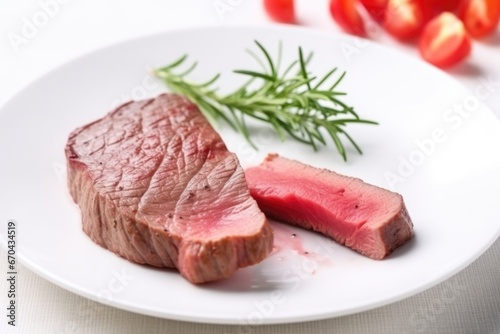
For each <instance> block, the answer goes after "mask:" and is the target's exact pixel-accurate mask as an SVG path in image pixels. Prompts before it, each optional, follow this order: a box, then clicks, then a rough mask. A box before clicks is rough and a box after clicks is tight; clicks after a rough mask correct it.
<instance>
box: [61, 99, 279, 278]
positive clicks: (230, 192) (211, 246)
mask: <svg viewBox="0 0 500 334" xmlns="http://www.w3.org/2000/svg"><path fill="white" fill-rule="evenodd" d="M66 154H67V157H68V165H69V171H70V173H69V175H68V178H69V184H70V189H71V193H72V195H73V197H74V199H75V201H76V202H77V203H79V205H80V208H81V209H82V215H83V225H84V231H85V232H86V233H87V234H89V235H90V236H91V238H92V239H93V240H94V241H96V242H97V243H99V244H101V245H103V246H104V247H106V248H108V249H110V250H112V251H114V252H115V253H117V254H119V255H121V256H124V257H125V258H127V259H129V260H132V261H134V262H138V263H147V264H151V265H154V266H160V267H161V266H167V267H177V268H178V269H179V270H180V271H181V273H182V274H183V275H184V276H186V277H187V278H188V279H189V280H191V281H193V282H203V281H209V280H214V279H218V278H222V277H227V276H229V275H231V274H232V273H233V272H234V271H235V270H236V269H237V268H238V267H243V266H246V265H250V264H253V263H256V262H259V261H261V260H262V259H263V258H264V257H265V256H266V255H267V254H268V253H269V251H270V248H271V245H272V233H271V232H270V228H269V226H268V224H267V221H266V219H265V217H264V215H263V213H262V212H261V211H260V210H259V209H258V207H257V205H256V203H255V201H254V200H253V199H252V198H251V197H250V195H249V191H248V188H247V184H246V181H245V178H244V175H243V171H242V169H241V167H240V166H239V163H238V160H237V158H236V156H235V155H234V154H232V153H230V152H229V151H228V150H227V149H226V146H225V145H224V143H223V142H222V140H221V138H220V137H219V135H218V134H217V133H216V132H215V131H214V130H213V128H212V127H211V126H210V124H209V123H208V122H207V120H206V119H205V118H204V117H203V116H202V114H201V113H200V112H199V110H198V108H197V107H196V106H195V105H194V104H192V103H190V102H189V101H188V100H186V99H185V98H182V97H180V96H178V95H173V94H164V95H161V96H159V97H157V98H156V99H150V100H147V101H138V102H131V103H128V104H125V105H123V106H121V107H119V108H118V109H117V110H115V111H113V112H112V113H110V114H108V115H107V116H106V117H104V118H103V119H101V120H98V121H96V122H94V123H91V124H89V125H87V126H84V127H82V128H79V129H77V130H75V131H74V132H73V133H72V134H71V136H70V139H69V141H68V146H67V148H66ZM82 188H83V189H82ZM94 198H97V203H95V200H94ZM117 225H119V226H118V227H117Z"/></svg>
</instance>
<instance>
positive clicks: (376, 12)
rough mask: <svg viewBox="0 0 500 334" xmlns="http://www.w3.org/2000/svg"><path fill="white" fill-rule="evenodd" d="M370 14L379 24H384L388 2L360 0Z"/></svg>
mask: <svg viewBox="0 0 500 334" xmlns="http://www.w3.org/2000/svg"><path fill="white" fill-rule="evenodd" d="M360 1H361V4H362V5H363V7H365V9H366V11H367V12H368V14H370V16H371V17H373V18H374V19H375V21H377V22H383V21H384V19H385V12H386V10H387V0H360Z"/></svg>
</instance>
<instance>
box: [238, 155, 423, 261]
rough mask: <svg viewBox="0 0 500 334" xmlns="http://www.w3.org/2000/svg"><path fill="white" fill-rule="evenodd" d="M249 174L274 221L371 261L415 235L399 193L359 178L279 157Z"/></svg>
mask: <svg viewBox="0 0 500 334" xmlns="http://www.w3.org/2000/svg"><path fill="white" fill-rule="evenodd" d="M245 174H246V178H247V182H248V185H249V188H250V193H251V194H252V196H253V198H255V200H256V201H257V203H258V204H259V207H260V208H261V209H262V211H264V213H266V214H267V215H269V216H270V217H273V218H276V219H278V220H282V221H284V222H288V223H290V224H293V225H297V226H300V227H303V228H306V229H311V230H314V231H318V232H321V233H323V234H324V235H326V236H328V237H331V238H332V239H334V240H335V241H337V242H339V243H340V244H342V245H345V246H347V247H350V248H352V249H353V250H355V251H358V252H359V253H361V254H364V255H366V256H368V257H371V258H373V259H382V258H384V257H386V256H387V255H389V254H390V253H392V252H393V251H394V250H395V249H396V248H398V247H399V246H401V245H402V244H404V243H405V242H406V241H408V240H409V239H410V238H411V237H412V235H413V223H412V222H411V219H410V216H409V215H408V212H407V210H406V207H405V204H404V202H403V198H402V197H401V195H399V194H396V193H393V192H391V191H389V190H385V189H382V188H379V187H376V186H373V185H370V184H367V183H365V182H363V181H362V180H360V179H357V178H353V177H349V176H343V175H340V174H337V173H334V172H331V171H328V170H326V169H318V168H315V167H312V166H308V165H305V164H302V163H300V162H297V161H293V160H288V159H286V158H282V157H280V156H278V155H276V154H270V155H268V156H267V158H266V159H265V160H264V162H263V163H262V164H261V165H259V166H257V167H252V168H249V169H247V170H246V172H245Z"/></svg>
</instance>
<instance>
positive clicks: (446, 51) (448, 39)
mask: <svg viewBox="0 0 500 334" xmlns="http://www.w3.org/2000/svg"><path fill="white" fill-rule="evenodd" d="M471 48H472V46H471V39H470V37H469V35H468V34H467V31H466V30H465V27H464V24H463V23H462V21H460V20H459V19H458V18H457V17H456V16H455V15H454V14H452V13H449V12H444V13H442V14H440V15H439V16H437V17H435V18H434V19H432V20H431V21H430V22H429V23H428V24H427V25H426V26H425V29H424V31H423V32H422V36H421V37H420V43H419V50H420V54H421V55H422V57H423V58H424V59H425V60H427V61H428V62H429V63H431V64H433V65H435V66H438V67H441V68H446V67H450V66H453V65H455V64H457V63H459V62H461V61H462V60H464V59H465V58H467V56H468V55H469V54H470V52H471Z"/></svg>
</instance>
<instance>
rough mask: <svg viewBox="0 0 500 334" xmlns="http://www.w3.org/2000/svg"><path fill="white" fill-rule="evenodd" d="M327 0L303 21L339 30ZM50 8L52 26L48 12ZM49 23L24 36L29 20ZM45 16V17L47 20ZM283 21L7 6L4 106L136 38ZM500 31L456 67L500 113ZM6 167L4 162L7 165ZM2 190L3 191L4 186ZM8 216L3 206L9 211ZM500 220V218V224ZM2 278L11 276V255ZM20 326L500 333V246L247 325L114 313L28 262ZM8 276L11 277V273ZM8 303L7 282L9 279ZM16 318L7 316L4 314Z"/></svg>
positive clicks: (62, 0) (148, 10)
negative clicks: (425, 273)
mask: <svg viewBox="0 0 500 334" xmlns="http://www.w3.org/2000/svg"><path fill="white" fill-rule="evenodd" d="M327 3H328V1H327V0H298V1H297V11H298V13H299V15H298V16H299V19H300V21H301V23H302V24H303V25H306V26H309V27H314V28H318V29H323V30H327V31H331V32H332V33H338V32H339V31H340V30H339V28H338V27H337V26H336V25H335V24H334V23H333V22H332V20H331V18H330V16H329V13H328V9H327ZM44 8H45V9H44ZM44 10H45V11H50V12H51V13H50V14H51V16H50V17H49V18H48V20H47V21H46V22H43V18H42V17H41V16H40V15H41V14H40V12H41V11H44ZM37 15H38V16H40V17H38V19H41V20H42V21H40V22H41V23H40V27H37V28H36V30H35V31H31V32H30V33H31V36H29V38H26V39H24V40H22V42H20V44H15V43H13V42H12V39H13V37H12V36H13V35H14V34H17V35H20V36H22V33H23V31H22V29H23V26H24V25H25V21H26V20H28V21H33V19H34V18H36V17H37ZM42 16H43V14H42ZM213 24H216V25H233V24H247V25H248V24H253V25H268V24H273V23H272V22H270V21H269V19H268V18H267V17H266V15H265V13H264V12H263V10H262V7H261V1H260V0H184V1H179V0H143V1H132V0H122V1H106V2H105V1H96V0H87V1H78V0H25V1H9V2H7V1H2V3H1V4H0V36H1V38H0V92H1V93H0V106H2V105H3V104H4V103H5V102H7V101H8V100H9V99H10V98H11V97H12V96H13V95H15V94H16V93H18V92H19V91H21V90H22V89H23V87H24V86H25V85H27V84H28V83H30V82H31V81H33V80H34V79H36V78H38V77H40V76H41V75H43V74H44V73H47V72H49V71H50V70H52V69H54V68H55V67H57V66H59V65H60V64H62V63H65V62H67V61H69V60H71V59H73V58H75V57H77V56H79V55H82V54H85V53H88V52H91V51H93V50H96V49H98V48H100V47H102V46H105V45H108V44H110V43H115V42H117V41H122V40H127V39H130V38H132V37H138V36H143V35H147V34H151V33H155V32H161V31H166V30H172V29H179V28H183V27H193V26H199V25H213ZM373 35H374V38H373V39H374V40H376V41H378V42H380V43H382V44H385V45H388V46H390V47H393V48H396V49H399V50H401V52H405V53H408V54H411V55H413V56H415V57H418V54H417V51H416V50H415V49H414V48H412V47H411V46H408V45H403V44H400V43H398V42H395V41H394V40H392V39H391V38H390V37H388V36H387V35H385V34H384V33H383V32H381V31H378V30H374V31H373ZM499 46H500V29H499V30H497V33H496V34H495V35H494V36H492V37H489V38H488V39H487V40H485V41H482V42H478V43H475V44H474V52H473V54H472V57H471V59H470V60H469V61H468V62H467V63H465V64H463V65H462V66H459V67H457V68H454V69H452V70H450V71H449V73H450V74H451V75H452V76H453V77H454V78H456V79H457V80H458V81H459V82H461V83H462V84H463V85H465V86H466V87H468V88H469V89H470V90H472V91H474V90H476V89H478V87H479V86H482V87H484V85H485V82H489V84H486V85H487V87H488V88H489V89H490V91H491V94H489V96H488V97H487V98H486V99H484V100H483V102H484V103H486V104H487V105H488V106H489V107H490V108H491V110H493V111H494V112H495V114H496V115H497V116H498V117H500V48H499ZM499 144H500V143H499ZM2 163H3V162H2ZM0 186H1V185H0ZM0 210H1V206H0ZM499 223H500V222H499ZM0 258H1V260H0V272H1V273H6V272H7V265H6V261H5V260H6V254H5V251H3V250H2V251H1V252H0ZM18 267H19V268H18V286H17V290H18V297H19V298H18V310H17V326H16V327H15V328H13V327H12V326H8V325H7V320H6V319H7V318H6V317H5V315H2V316H1V317H0V319H2V320H0V333H207V334H208V333H287V334H293V333H305V332H310V333H500V241H498V240H497V242H496V243H494V244H493V246H492V247H491V248H490V249H489V250H488V251H487V252H486V253H485V254H484V255H482V256H481V257H480V258H479V259H478V260H476V261H475V262H474V263H473V264H472V265H470V266H469V267H467V268H466V269H465V270H463V271H462V272H460V273H458V274H457V275H455V276H454V277H452V278H450V279H449V280H447V281H445V282H443V283H441V284H439V285H437V286H435V287H433V288H431V289H429V290H427V291H425V292H423V293H420V294H418V295H416V296H413V297H410V298H408V299H406V300H403V301H401V302H397V303H394V304H392V305H389V306H386V307H381V308H378V309H375V310H372V311H368V312H363V313H359V314H355V315H351V316H344V317H340V318H335V319H329V320H322V321H314V322H308V323H297V324H290V325H272V326H260V327H250V328H242V327H238V326H223V325H207V324H195V323H186V322H179V321H173V320H165V319H158V318H153V317H148V316H143V315H139V314H133V313H130V312H126V311H122V310H118V309H114V308H111V307H107V306H103V305H100V304H97V303H95V302H91V301H88V300H86V299H85V298H82V297H80V296H77V295H75V294H73V293H70V292H68V291H66V290H63V289H62V288H59V287H58V286H56V285H53V284H51V283H49V282H47V281H46V280H44V279H43V278H41V277H39V276H37V275H36V274H34V273H32V272H31V271H30V270H28V269H26V268H25V267H23V266H22V265H19V266H18ZM2 277H3V276H2ZM0 300H3V302H1V303H0V305H6V303H7V282H6V280H5V279H3V278H2V279H1V280H0ZM4 313H6V312H3V313H2V314H4Z"/></svg>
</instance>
